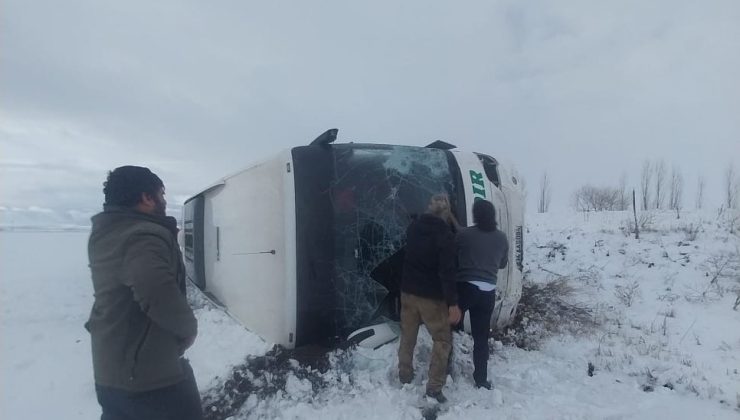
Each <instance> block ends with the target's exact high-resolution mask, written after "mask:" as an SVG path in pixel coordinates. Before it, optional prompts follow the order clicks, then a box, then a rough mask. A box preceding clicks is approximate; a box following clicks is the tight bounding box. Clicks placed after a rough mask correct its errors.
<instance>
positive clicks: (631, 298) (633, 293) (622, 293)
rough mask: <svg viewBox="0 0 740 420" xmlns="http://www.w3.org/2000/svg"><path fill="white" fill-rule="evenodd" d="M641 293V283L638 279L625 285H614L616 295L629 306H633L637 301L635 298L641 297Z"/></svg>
mask: <svg viewBox="0 0 740 420" xmlns="http://www.w3.org/2000/svg"><path fill="white" fill-rule="evenodd" d="M640 295H641V292H640V283H638V282H637V280H634V281H632V282H630V283H628V284H626V285H624V286H622V285H619V284H618V285H616V286H614V296H616V297H617V299H619V301H620V302H622V303H623V304H625V305H626V306H627V307H630V306H632V304H633V303H634V302H635V299H637V298H639V297H640Z"/></svg>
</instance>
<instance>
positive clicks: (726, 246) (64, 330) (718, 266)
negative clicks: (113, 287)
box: [0, 211, 740, 420]
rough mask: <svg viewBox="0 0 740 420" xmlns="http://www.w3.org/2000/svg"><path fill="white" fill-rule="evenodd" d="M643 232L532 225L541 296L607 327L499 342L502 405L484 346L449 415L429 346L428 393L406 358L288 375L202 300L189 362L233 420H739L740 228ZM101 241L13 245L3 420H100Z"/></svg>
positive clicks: (459, 366) (528, 329)
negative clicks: (97, 246)
mask: <svg viewBox="0 0 740 420" xmlns="http://www.w3.org/2000/svg"><path fill="white" fill-rule="evenodd" d="M628 220H629V215H628V214H627V213H619V212H616V213H601V214H591V215H583V214H571V213H567V214H546V215H530V216H529V218H528V221H527V229H526V234H525V241H526V249H525V268H526V270H527V271H528V272H527V279H528V281H529V282H530V283H529V286H530V287H531V286H532V285H535V286H537V285H540V286H541V285H545V284H548V283H550V282H553V281H556V282H557V281H560V282H564V283H565V284H568V285H569V286H570V287H571V288H572V289H573V290H572V293H570V294H569V295H567V296H561V297H557V298H562V299H564V300H567V301H568V302H570V303H572V304H573V305H575V306H574V307H578V308H583V309H584V310H586V311H587V312H588V313H589V314H590V316H591V318H592V320H593V325H591V326H588V325H585V326H583V327H582V328H581V327H579V326H578V325H574V324H573V323H571V322H570V321H569V320H568V319H567V312H566V313H564V315H566V316H564V317H563V318H562V319H561V320H560V321H559V322H558V323H559V324H560V327H561V328H554V329H556V330H557V331H554V332H553V328H552V326H551V325H549V326H545V325H544V324H543V323H542V322H541V320H539V319H532V320H526V321H524V322H523V323H522V325H520V327H521V328H520V330H519V331H518V332H517V334H518V338H521V335H522V334H529V335H530V336H531V337H532V338H533V339H532V340H531V342H532V345H531V346H528V347H529V348H530V349H529V350H525V349H521V348H517V347H514V346H513V345H509V344H504V343H508V342H510V340H508V339H507V337H501V340H502V341H503V342H502V341H494V340H492V341H491V348H492V353H493V355H492V358H491V363H490V364H489V369H490V372H489V377H490V378H491V379H492V381H493V383H494V386H495V387H496V389H495V390H493V391H485V390H477V389H475V388H474V387H473V384H472V376H471V372H472V361H471V360H470V355H469V354H467V353H468V352H469V351H470V350H471V348H472V341H471V339H470V337H468V336H464V335H456V336H455V349H454V363H453V368H452V372H451V377H450V378H449V380H448V384H447V387H446V388H445V393H446V395H447V396H448V398H449V399H450V402H449V403H448V404H446V405H445V406H443V407H441V408H440V409H439V410H438V411H436V410H433V409H432V406H431V405H430V403H429V402H428V401H426V400H425V399H424V398H423V397H422V394H423V390H424V385H423V383H424V380H425V379H426V378H425V371H426V369H425V366H424V365H425V364H426V363H427V362H428V360H429V352H430V339H429V337H428V336H427V335H425V334H422V335H421V337H420V340H419V344H418V345H417V357H416V359H415V360H416V364H417V368H416V369H417V378H416V380H415V382H414V383H413V384H411V385H406V386H404V387H401V386H400V384H399V383H398V380H397V378H396V375H395V372H396V356H395V352H396V347H397V344H396V343H391V344H389V345H386V346H384V347H381V348H380V349H377V350H366V349H357V350H353V351H346V352H341V351H338V352H336V353H334V354H332V355H331V357H330V364H329V369H328V370H326V371H325V372H323V373H321V372H318V371H314V370H310V369H307V368H304V367H300V366H297V364H295V363H291V362H290V361H288V362H287V363H282V362H280V361H279V357H272V356H271V354H272V353H268V352H269V351H270V349H271V347H272V346H271V345H270V344H269V343H265V342H263V341H262V340H260V339H259V338H258V337H256V336H255V335H254V334H252V333H250V332H249V331H247V330H245V329H243V328H242V327H240V326H239V325H238V324H236V323H235V322H234V321H233V320H232V319H231V318H229V317H228V316H227V315H226V314H224V313H223V312H222V311H220V310H219V309H218V308H215V307H213V306H212V305H210V304H209V303H208V302H206V301H205V300H204V299H203V298H202V297H200V296H197V295H196V296H193V297H192V302H193V304H194V306H195V307H196V315H197V317H198V319H199V321H200V335H199V337H198V340H197V341H196V344H195V346H194V347H193V348H192V349H190V350H189V351H188V354H187V356H188V357H189V358H190V360H191V362H192V364H193V367H194V370H195V373H196V379H197V381H198V384H199V387H200V389H201V391H202V392H203V393H204V395H205V396H206V398H207V401H209V402H214V401H215V403H214V407H215V406H219V407H223V406H228V407H230V409H231V410H232V413H231V414H233V418H234V419H252V418H284V419H294V418H321V419H346V418H353V419H376V418H377V419H384V420H388V419H419V418H423V417H424V416H426V417H427V418H435V417H436V418H438V419H460V418H464V419H491V418H512V419H653V418H659V417H662V418H670V419H698V418H701V419H705V418H713V419H740V408H739V407H740V308H738V310H733V306H734V305H735V303H736V299H737V296H738V293H739V292H737V290H738V288H740V270H739V268H738V264H739V263H738V261H737V258H738V248H740V237H739V236H738V234H737V232H738V230H739V229H740V226H739V225H740V219H738V218H737V214H736V213H729V212H724V213H723V214H721V215H718V213H717V212H716V211H707V212H703V213H701V214H699V213H690V212H689V213H686V214H683V215H682V217H681V219H680V220H676V218H675V214H672V213H667V212H666V213H660V214H656V215H654V217H653V220H652V221H651V220H646V221H645V222H646V223H645V225H646V226H645V227H646V228H647V229H646V230H645V231H643V232H641V239H640V240H635V239H634V236H627V235H625V234H624V233H623V231H624V230H625V229H628V227H627V224H628V223H627V221H628ZM733 223H734V224H733ZM86 241H87V233H86V232H7V231H6V232H0V311H2V312H1V315H0V317H1V318H0V372H2V382H1V383H0V398H1V400H0V418H1V419H3V420H15V419H95V418H99V408H98V405H97V402H96V400H95V393H94V390H93V382H92V369H91V361H90V348H89V345H90V343H89V336H88V334H87V332H86V331H85V330H84V328H83V323H84V322H85V320H86V318H87V315H88V311H89V309H90V306H91V303H92V286H91V284H90V280H89V274H88V268H87V260H86ZM508 338H512V337H508ZM264 355H268V356H265V357H260V356H264ZM247 358H250V361H249V362H248V363H246V364H245V361H246V360H247ZM271 361H274V363H275V365H271ZM278 363H282V365H281V367H280V368H278V367H277V366H276V365H277V364H278ZM235 366H237V368H236V371H238V372H240V374H239V375H238V377H237V379H238V380H237V381H234V378H235V377H234V374H233V372H234V367H235ZM238 366H241V368H240V367H238ZM589 366H591V367H590V368H589ZM589 371H590V372H589ZM589 373H590V374H589ZM239 383H240V384H241V385H239ZM235 384H236V385H235ZM237 389H242V390H246V393H242V395H241V396H240V395H239V393H238V392H236V391H235V390H237ZM226 396H228V398H227V397H226ZM219 404H221V405H219ZM224 404H225V405H224ZM210 418H217V417H216V416H210Z"/></svg>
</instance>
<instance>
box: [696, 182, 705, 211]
mask: <svg viewBox="0 0 740 420" xmlns="http://www.w3.org/2000/svg"><path fill="white" fill-rule="evenodd" d="M705 185H706V182H705V181H704V177H703V176H702V175H699V178H698V179H697V181H696V208H697V209H700V208H701V207H702V206H703V205H704V187H705Z"/></svg>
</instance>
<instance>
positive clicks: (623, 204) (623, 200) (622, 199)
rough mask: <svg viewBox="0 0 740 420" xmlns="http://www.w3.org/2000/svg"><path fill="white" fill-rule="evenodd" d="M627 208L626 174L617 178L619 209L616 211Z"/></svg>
mask: <svg viewBox="0 0 740 420" xmlns="http://www.w3.org/2000/svg"><path fill="white" fill-rule="evenodd" d="M628 208H629V198H628V197H627V174H626V173H624V172H623V173H622V176H621V177H619V208H618V210H623V211H624V210H627V209H628Z"/></svg>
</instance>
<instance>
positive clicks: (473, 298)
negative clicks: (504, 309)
mask: <svg viewBox="0 0 740 420" xmlns="http://www.w3.org/2000/svg"><path fill="white" fill-rule="evenodd" d="M457 290H458V306H459V307H460V311H462V313H463V314H465V311H468V312H469V314H470V315H469V316H470V330H471V332H472V334H473V365H474V366H475V371H474V373H473V379H474V380H475V383H476V384H480V383H484V382H486V381H487V380H488V336H489V333H490V331H491V314H493V304H494V300H495V299H496V291H495V290H491V291H490V292H484V291H482V290H480V289H479V288H478V287H476V286H475V285H473V284H470V283H468V282H460V283H458V288H457Z"/></svg>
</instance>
